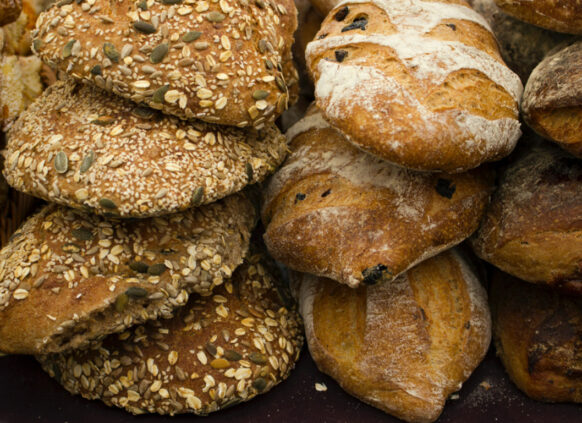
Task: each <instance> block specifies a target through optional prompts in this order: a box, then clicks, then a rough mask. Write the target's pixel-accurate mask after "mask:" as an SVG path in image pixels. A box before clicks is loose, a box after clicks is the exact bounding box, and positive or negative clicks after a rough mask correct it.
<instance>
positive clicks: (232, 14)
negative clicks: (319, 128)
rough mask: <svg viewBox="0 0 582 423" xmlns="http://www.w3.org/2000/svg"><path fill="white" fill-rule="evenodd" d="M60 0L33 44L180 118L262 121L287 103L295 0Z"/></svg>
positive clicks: (52, 59)
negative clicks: (286, 60) (286, 62)
mask: <svg viewBox="0 0 582 423" xmlns="http://www.w3.org/2000/svg"><path fill="white" fill-rule="evenodd" d="M190 3H192V2H190V1H187V2H184V3H182V2H181V1H180V0H162V1H154V0H139V1H129V0H122V1H116V2H113V3H111V2H109V1H106V0H96V1H94V2H92V3H86V2H83V3H77V2H69V1H64V2H59V3H57V4H56V5H55V6H53V7H52V8H51V9H49V10H48V11H47V12H45V13H43V14H42V15H41V16H40V18H39V20H38V22H37V28H38V33H37V34H36V38H35V40H34V43H33V47H34V50H35V51H36V52H37V53H38V54H39V55H40V57H41V58H42V59H43V60H44V61H46V62H47V63H49V64H54V65H56V66H57V67H58V68H59V69H61V70H63V71H66V72H67V73H68V74H70V75H72V76H73V77H75V78H76V79H79V80H81V79H83V80H91V81H92V82H93V83H95V84H96V85H98V86H99V87H101V88H104V89H107V90H108V91H110V92H112V93H114V94H117V95H120V96H122V97H125V98H128V99H131V100H133V101H134V102H137V103H142V102H143V103H147V104H148V105H149V106H151V107H153V108H156V109H160V110H162V111H164V112H165V113H168V114H173V115H176V116H178V117H181V118H197V119H201V120H204V121H207V122H211V123H219V124H223V125H236V126H240V127H247V126H254V127H257V128H260V127H262V126H263V123H265V122H270V121H273V120H274V119H275V117H277V116H278V115H279V114H281V113H282V112H283V111H284V110H285V108H286V107H287V99H288V96H287V86H286V83H285V79H284V73H283V72H282V64H283V60H284V58H285V54H286V52H287V51H289V49H290V48H291V43H292V40H293V32H294V31H295V28H296V26H297V19H296V16H295V14H296V9H295V5H294V3H293V1H291V0H280V1H276V2H275V1H272V0H270V1H269V0H258V1H251V2H249V1H248V0H238V1H235V0H220V1H219V2H214V1H213V2H210V1H199V2H196V3H195V4H190Z"/></svg>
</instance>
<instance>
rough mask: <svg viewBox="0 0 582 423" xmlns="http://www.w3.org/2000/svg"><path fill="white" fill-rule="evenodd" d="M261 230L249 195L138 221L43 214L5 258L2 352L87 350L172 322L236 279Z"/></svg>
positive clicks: (53, 211) (0, 272)
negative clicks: (193, 302)
mask: <svg viewBox="0 0 582 423" xmlns="http://www.w3.org/2000/svg"><path fill="white" fill-rule="evenodd" d="M254 223H255V216H254V207H253V205H252V203H251V202H250V201H249V200H248V199H247V198H246V197H245V196H243V195H242V194H236V195H234V196H230V197H228V198H225V199H224V200H222V201H220V202H217V203H213V204H209V205H207V206H204V207H203V208H199V209H190V210H188V211H187V212H184V213H180V214H173V215H168V216H165V217H157V218H152V219H138V220H133V221H128V220H105V219H103V218H102V217H100V216H97V215H94V214H82V213H79V212H76V211H74V210H72V209H68V208H64V207H61V206H56V205H54V204H52V205H49V206H47V207H45V208H43V209H42V210H41V211H40V212H39V213H38V214H36V215H34V216H33V217H31V218H30V219H29V220H28V221H27V222H26V223H25V224H24V225H23V226H22V228H20V229H19V230H18V231H17V232H16V233H15V234H14V235H13V237H12V241H11V242H10V243H9V244H8V245H6V246H5V247H4V248H3V249H2V251H1V252H0V351H3V352H5V353H22V354H35V353H36V354H39V353H48V352H57V351H63V350H65V349H68V348H79V347H82V346H86V345H88V343H89V342H91V341H95V340H99V339H100V338H103V337H104V336H105V335H107V334H109V333H114V332H120V331H122V330H124V329H126V328H127V327H130V326H132V325H134V324H138V323H142V322H144V321H146V320H149V319H156V318H160V317H165V318H168V317H170V316H171V315H172V312H173V309H174V308H176V307H178V306H182V305H184V304H185V303H186V302H187V300H188V294H189V293H192V292H196V293H201V294H205V295H208V294H210V293H211V292H212V290H213V289H214V288H215V287H216V286H218V285H220V284H222V282H223V279H224V278H228V277H230V276H231V275H232V271H233V270H234V269H235V268H236V267H237V266H238V265H239V264H240V263H241V262H242V260H243V257H244V256H245V255H246V253H247V251H248V243H249V238H250V232H251V230H252V228H253V226H254Z"/></svg>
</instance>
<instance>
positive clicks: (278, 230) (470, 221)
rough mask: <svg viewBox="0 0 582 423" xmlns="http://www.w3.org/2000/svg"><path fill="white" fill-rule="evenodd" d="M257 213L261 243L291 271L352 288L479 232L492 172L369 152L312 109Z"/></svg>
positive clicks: (388, 276)
mask: <svg viewBox="0 0 582 423" xmlns="http://www.w3.org/2000/svg"><path fill="white" fill-rule="evenodd" d="M287 136H288V138H289V140H290V148H291V151H292V153H291V155H290V157H289V159H288V160H287V161H286V162H285V164H284V165H283V167H282V168H281V169H280V170H279V171H278V172H277V173H276V174H275V175H274V176H273V178H272V179H271V181H270V183H269V185H268V187H267V189H266V191H265V203H264V207H263V211H262V217H263V222H264V223H265V226H266V233H265V242H266V244H267V247H268V248H269V251H270V252H271V254H272V255H273V256H274V257H275V258H276V259H277V260H279V261H281V262H283V263H285V264H286V265H287V266H289V267H291V268H293V269H295V270H299V271H302V272H308V273H313V274H315V275H318V276H324V277H328V278H331V279H335V280H336V281H339V282H341V283H345V284H347V285H349V286H351V287H356V286H358V285H359V284H361V283H362V282H364V283H366V284H375V283H379V282H389V281H391V280H393V279H394V278H396V277H397V276H398V275H400V274H401V273H402V272H405V271H406V270H407V269H409V268H411V267H412V266H414V265H415V264H416V263H419V262H420V261H422V260H425V259H427V258H429V257H431V256H434V255H435V254H438V253H439V252H441V251H444V250H446V249H448V248H450V247H452V246H453V245H455V244H458V243H460V242H461V241H463V240H464V239H465V238H467V237H468V236H469V235H471V233H473V231H475V230H476V229H477V226H478V225H479V221H480V220H481V218H482V216H483V214H484V212H485V206H486V205H487V202H488V201H489V194H490V192H491V188H492V182H493V181H492V174H491V172H489V171H488V170H485V169H476V170H472V171H470V172H467V173H464V174H453V175H449V174H443V173H424V172H416V171H412V170H407V169H404V168H401V167H398V166H396V165H393V164H391V163H388V162H385V161H383V160H380V159H377V158H375V157H373V156H370V155H368V154H366V153H364V152H362V151H360V150H359V149H357V148H356V147H354V146H352V145H351V144H350V143H348V142H347V141H345V139H344V138H343V137H342V135H341V134H340V133H339V132H338V131H337V130H335V129H333V128H331V127H330V126H329V125H328V124H327V123H326V122H325V121H324V120H323V119H322V117H321V115H320V114H319V112H318V111H317V110H316V109H315V108H312V109H311V110H310V111H309V112H308V114H307V116H306V117H305V118H304V119H303V120H301V121H300V122H298V123H297V124H296V125H295V126H293V127H292V128H291V129H290V130H289V131H288V132H287Z"/></svg>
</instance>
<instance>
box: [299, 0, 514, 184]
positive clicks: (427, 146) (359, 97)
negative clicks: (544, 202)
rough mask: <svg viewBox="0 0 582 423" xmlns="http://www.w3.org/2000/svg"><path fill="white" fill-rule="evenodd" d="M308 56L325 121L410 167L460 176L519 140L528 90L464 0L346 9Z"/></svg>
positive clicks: (365, 3)
mask: <svg viewBox="0 0 582 423" xmlns="http://www.w3.org/2000/svg"><path fill="white" fill-rule="evenodd" d="M306 56H307V64H308V67H309V69H310V71H311V74H312V75H313V78H314V80H315V98H316V100H317V105H318V107H319V108H320V109H321V110H322V113H323V116H324V118H325V119H326V120H327V121H329V122H330V123H332V124H333V125H334V126H336V127H337V128H338V129H340V130H341V131H342V132H344V133H345V134H346V135H347V136H348V138H349V140H350V141H351V142H353V143H354V144H356V145H357V146H358V147H360V148H362V149H364V150H366V151H368V152H370V153H372V154H375V155H377V156H379V157H382V158H384V159H386V160H389V161H392V162H394V163H397V164H399V165H401V166H405V167H409V168H413V169H419V170H441V171H447V172H460V171H463V170H467V169H471V168H474V167H477V166H478V165H480V164H481V163H483V162H486V161H491V160H497V159H500V158H501V157H503V156H505V155H507V154H509V152H511V150H512V149H513V147H514V146H515V143H516V142H517V140H518V138H519V135H520V130H519V126H520V124H519V121H518V108H517V104H518V101H519V98H520V97H521V92H522V84H521V81H520V80H519V77H518V76H517V75H515V74H514V73H513V72H512V71H511V70H509V68H507V67H506V66H505V64H504V63H503V61H502V59H501V56H500V55H499V51H498V48H497V43H496V41H495V38H494V36H493V34H492V33H491V31H490V29H489V25H488V24H487V22H486V21H485V19H484V18H483V17H482V16H481V15H479V14H478V13H477V12H475V11H474V10H472V9H471V8H470V7H469V6H468V5H467V4H466V3H465V2H464V1H463V0H459V1H453V0H444V1H442V2H441V1H424V0H410V1H407V2H402V1H401V0H356V1H343V2H342V3H341V4H339V5H338V6H336V7H335V9H333V10H332V11H331V12H330V13H329V15H328V16H327V18H326V19H325V20H324V22H323V24H322V27H321V30H320V31H319V32H318V34H317V36H316V39H315V40H314V41H312V42H311V43H310V44H309V45H308V47H307V53H306Z"/></svg>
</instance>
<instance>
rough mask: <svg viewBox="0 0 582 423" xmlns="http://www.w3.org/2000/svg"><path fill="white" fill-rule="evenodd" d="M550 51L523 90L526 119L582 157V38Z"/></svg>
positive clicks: (523, 108) (548, 136)
mask: <svg viewBox="0 0 582 423" xmlns="http://www.w3.org/2000/svg"><path fill="white" fill-rule="evenodd" d="M561 47H563V48H559V47H558V48H556V49H554V50H552V51H551V52H549V53H548V55H547V56H546V57H545V58H544V60H542V61H541V62H540V63H539V64H538V65H537V67H536V68H535V69H534V71H533V72H532V74H531V76H530V78H529V79H528V81H527V84H526V87H525V90H524V92H523V99H522V102H521V109H522V112H523V119H524V120H525V122H526V123H527V124H528V125H529V126H531V127H532V128H533V129H534V130H535V131H536V132H537V133H538V134H540V135H541V136H543V137H545V138H547V139H549V140H552V141H554V142H556V143H558V145H560V146H561V147H563V148H564V149H565V150H567V151H569V152H570V153H572V154H574V155H575V156H577V157H579V158H582V89H581V88H580V85H581V84H580V83H581V81H582V71H581V70H580V67H581V65H582V41H577V42H570V43H567V44H565V45H562V46H561Z"/></svg>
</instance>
